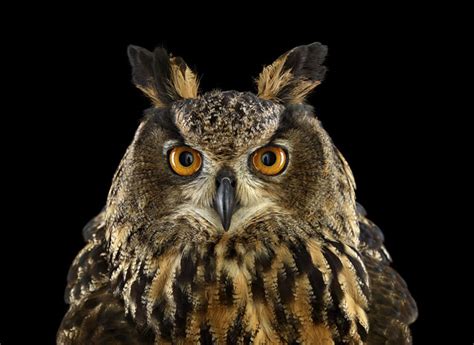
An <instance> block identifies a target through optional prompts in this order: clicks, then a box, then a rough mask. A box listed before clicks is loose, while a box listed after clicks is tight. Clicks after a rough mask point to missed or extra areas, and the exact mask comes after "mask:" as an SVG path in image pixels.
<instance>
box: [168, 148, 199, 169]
mask: <svg viewBox="0 0 474 345" xmlns="http://www.w3.org/2000/svg"><path fill="white" fill-rule="evenodd" d="M169 162H170V165H171V169H173V171H174V172H175V173H177V174H178V175H180V176H191V175H193V174H195V173H196V172H197V171H198V170H199V168H200V167H201V163H202V159H201V154H200V153H199V152H198V151H196V150H194V149H192V148H190V147H189V146H178V147H175V148H173V149H172V150H171V151H170V153H169Z"/></svg>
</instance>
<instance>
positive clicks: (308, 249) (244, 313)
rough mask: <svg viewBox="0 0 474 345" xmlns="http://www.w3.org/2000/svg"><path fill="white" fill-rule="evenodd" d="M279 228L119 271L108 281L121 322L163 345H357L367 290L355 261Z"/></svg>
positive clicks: (364, 325) (219, 238)
mask: <svg viewBox="0 0 474 345" xmlns="http://www.w3.org/2000/svg"><path fill="white" fill-rule="evenodd" d="M282 222H283V220H278V219H273V220H270V219H267V220H265V221H262V222H257V223H255V224H252V226H251V228H252V231H251V232H249V231H241V232H239V231H234V232H224V233H221V234H219V235H216V237H215V238H212V237H211V238H209V240H208V241H207V242H206V243H183V244H182V245H181V246H177V247H173V248H172V249H169V250H168V251H166V252H165V253H162V254H161V255H159V256H157V257H155V258H153V259H152V260H149V261H147V260H145V265H143V264H142V265H135V266H134V265H130V266H129V267H128V268H124V270H123V271H122V272H121V274H119V275H117V279H118V280H122V283H121V285H122V286H123V289H122V294H123V298H124V300H125V301H126V305H127V307H128V309H129V312H130V313H131V315H132V316H133V317H134V318H135V319H136V321H137V322H138V323H139V324H142V325H147V326H149V327H152V328H153V330H154V331H155V332H156V334H157V335H158V337H159V339H160V340H161V342H165V343H166V342H168V343H169V342H171V343H180V342H184V343H198V344H199V343H201V344H211V343H218V344H221V343H222V344H224V343H229V344H244V343H252V344H278V343H281V344H286V343H292V342H296V341H298V342H300V343H305V344H333V343H334V342H338V341H341V342H344V343H351V344H352V343H354V344H358V343H362V342H363V340H364V339H365V337H366V335H367V332H368V321H367V315H366V309H367V302H368V301H367V296H368V287H367V275H366V272H365V268H364V266H363V264H362V261H361V259H360V257H359V255H358V253H357V251H356V250H355V249H354V248H352V247H350V246H348V245H345V244H342V243H340V242H337V241H335V240H332V239H330V238H322V237H321V236H319V237H318V236H308V233H306V231H307V230H306V229H295V228H293V229H291V230H289V229H288V228H287V227H282V225H283V224H282ZM292 225H293V224H292ZM262 234H265V235H264V236H263V235H262ZM295 234H296V235H298V236H295ZM303 236H304V238H305V239H304V240H303V239H302V238H303ZM137 262H143V260H137ZM127 277H128V279H129V281H130V283H129V282H127ZM161 342H160V343H161Z"/></svg>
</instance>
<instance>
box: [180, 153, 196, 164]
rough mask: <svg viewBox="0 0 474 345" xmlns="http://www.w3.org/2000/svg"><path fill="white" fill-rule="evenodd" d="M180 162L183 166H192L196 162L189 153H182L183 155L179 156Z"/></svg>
mask: <svg viewBox="0 0 474 345" xmlns="http://www.w3.org/2000/svg"><path fill="white" fill-rule="evenodd" d="M179 162H180V163H181V165H182V166H185V167H188V166H190V165H191V164H193V162H194V157H193V154H192V153H191V152H189V151H184V152H181V154H180V155H179Z"/></svg>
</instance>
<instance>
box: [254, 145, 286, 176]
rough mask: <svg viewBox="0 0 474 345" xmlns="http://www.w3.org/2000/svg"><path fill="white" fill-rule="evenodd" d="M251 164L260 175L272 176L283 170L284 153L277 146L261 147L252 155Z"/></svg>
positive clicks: (284, 164) (284, 162)
mask: <svg viewBox="0 0 474 345" xmlns="http://www.w3.org/2000/svg"><path fill="white" fill-rule="evenodd" d="M252 163H253V166H254V167H255V169H257V171H259V172H261V173H262V174H264V175H269V176H274V175H277V174H279V173H281V172H282V171H283V169H284V168H285V166H286V152H285V150H283V149H282V148H281V147H278V146H266V147H262V148H261V149H258V150H257V151H255V152H254V153H253V155H252Z"/></svg>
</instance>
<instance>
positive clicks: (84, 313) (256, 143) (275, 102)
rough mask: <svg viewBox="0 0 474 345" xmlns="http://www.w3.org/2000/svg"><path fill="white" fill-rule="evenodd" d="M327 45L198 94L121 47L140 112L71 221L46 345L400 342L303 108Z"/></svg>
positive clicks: (388, 276) (159, 52) (374, 256)
mask: <svg viewBox="0 0 474 345" xmlns="http://www.w3.org/2000/svg"><path fill="white" fill-rule="evenodd" d="M326 52H327V49H326V47H325V46H324V45H321V44H320V43H313V44H310V45H306V46H299V47H296V48H294V49H292V50H290V51H289V52H287V53H285V54H283V55H282V56H280V57H279V58H278V59H277V60H276V61H275V62H274V63H273V64H271V65H269V66H267V67H265V68H264V69H263V71H262V72H261V74H260V76H259V77H258V79H257V87H258V92H257V93H256V94H254V93H250V92H237V91H220V90H215V91H211V92H206V93H202V94H199V92H198V78H197V76H196V74H195V73H194V72H193V71H192V70H191V69H190V68H189V67H188V66H187V65H186V64H185V62H184V60H183V59H181V58H180V57H174V56H172V55H169V54H168V53H167V52H166V51H165V50H164V49H163V48H157V49H155V50H154V51H153V52H150V51H148V50H146V49H144V48H141V47H137V46H130V47H129V48H128V56H129V59H130V62H131V65H132V79H133V82H134V84H135V85H136V86H137V87H138V88H139V89H140V90H141V91H143V92H144V93H145V95H146V96H148V97H149V98H150V100H151V101H152V104H153V106H152V107H151V108H150V109H148V110H146V111H145V115H144V117H143V119H142V121H141V123H140V125H139V128H138V130H137V132H136V134H135V137H134V139H133V142H132V143H131V145H130V146H129V148H128V149H127V152H126V153H125V156H124V158H123V159H122V161H121V163H120V166H119V167H118V169H117V172H116V174H115V176H114V179H113V183H112V187H111V189H110V192H109V195H108V199H107V204H106V206H105V208H104V210H103V211H102V212H101V213H100V214H99V215H98V216H97V217H95V218H94V219H93V220H92V221H91V222H90V223H89V224H88V225H86V227H85V228H84V237H85V240H86V241H87V244H86V246H85V247H84V249H82V250H81V252H80V253H79V254H78V256H77V257H76V259H75V260H74V263H73V264H72V266H71V268H70V272H69V275H68V285H67V289H66V295H65V298H66V302H67V303H68V304H69V305H70V307H69V310H68V312H67V314H66V315H65V317H64V320H63V321H62V324H61V326H60V329H59V331H58V336H57V342H58V343H59V344H297V343H298V344H409V343H411V336H410V330H409V324H410V323H412V322H413V321H414V320H415V319H416V316H417V309H416V305H415V302H414V300H413V299H412V297H411V296H410V293H409V291H408V289H407V287H406V285H405V282H404V281H403V279H402V278H401V277H400V276H399V275H398V274H397V273H396V272H395V271H394V270H393V269H392V268H391V267H390V262H391V259H390V256H389V255H388V253H387V251H386V250H385V248H384V245H383V240H384V239H383V234H382V232H381V231H380V229H379V228H378V227H377V226H376V225H374V223H372V222H371V221H370V220H369V219H367V218H366V213H365V211H364V209H363V208H362V207H361V206H360V205H358V204H357V203H356V201H355V194H354V189H355V183H354V179H353V176H352V173H351V170H350V168H349V166H348V164H347V162H346V161H345V160H344V158H343V156H342V155H341V153H340V152H339V151H338V150H337V148H336V147H335V146H334V144H333V143H332V141H331V139H330V137H329V136H328V134H327V133H326V132H325V131H324V129H323V127H322V126H321V124H320V122H319V121H318V119H317V117H316V116H315V114H314V111H313V108H312V107H311V106H310V105H308V104H306V103H305V98H306V96H307V95H308V94H309V93H310V92H311V91H312V90H313V89H314V88H315V87H316V86H317V85H318V84H319V83H320V82H321V81H322V80H323V77H324V74H325V71H326V68H325V67H324V66H323V60H324V58H325V56H326Z"/></svg>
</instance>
